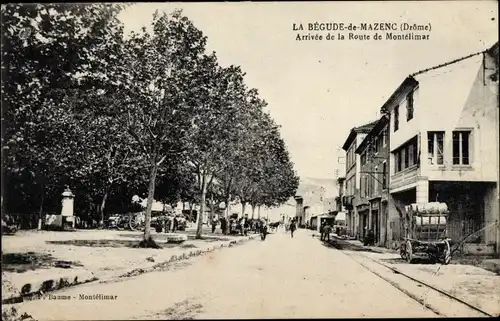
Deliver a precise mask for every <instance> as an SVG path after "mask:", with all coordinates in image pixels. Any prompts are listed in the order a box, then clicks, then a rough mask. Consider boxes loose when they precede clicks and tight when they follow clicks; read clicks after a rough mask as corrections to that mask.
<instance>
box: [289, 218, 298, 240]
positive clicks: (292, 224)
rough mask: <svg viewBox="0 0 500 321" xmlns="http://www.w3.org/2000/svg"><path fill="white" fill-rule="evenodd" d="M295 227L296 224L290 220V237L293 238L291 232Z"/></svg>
mask: <svg viewBox="0 0 500 321" xmlns="http://www.w3.org/2000/svg"><path fill="white" fill-rule="evenodd" d="M296 229H297V225H296V224H295V221H291V222H290V233H291V236H292V238H293V232H295V230H296Z"/></svg>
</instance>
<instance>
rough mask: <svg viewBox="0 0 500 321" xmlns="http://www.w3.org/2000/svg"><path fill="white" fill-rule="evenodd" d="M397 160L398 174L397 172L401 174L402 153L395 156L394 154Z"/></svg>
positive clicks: (399, 152)
mask: <svg viewBox="0 0 500 321" xmlns="http://www.w3.org/2000/svg"><path fill="white" fill-rule="evenodd" d="M394 156H395V158H396V173H397V172H401V170H402V167H401V165H402V164H401V151H397V152H396V153H395V154H394Z"/></svg>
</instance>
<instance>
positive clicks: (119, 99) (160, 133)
mask: <svg viewBox="0 0 500 321" xmlns="http://www.w3.org/2000/svg"><path fill="white" fill-rule="evenodd" d="M152 27H153V32H152V33H151V34H150V33H148V32H147V31H146V30H145V28H144V29H143V30H142V32H140V33H132V34H131V36H130V37H129V38H128V39H127V40H126V41H125V43H124V45H123V47H122V52H121V53H120V55H121V60H122V62H123V64H122V65H120V67H119V68H117V69H116V73H115V74H114V76H113V79H114V80H115V84H116V85H117V87H118V90H115V92H114V93H109V96H108V97H110V106H111V108H108V109H107V110H108V111H109V110H111V113H112V114H113V115H114V119H115V120H116V121H117V122H118V123H119V124H120V126H122V128H123V129H124V130H126V131H127V133H128V134H129V135H130V137H132V138H133V140H134V141H135V143H136V144H137V146H138V149H139V150H140V151H141V152H142V153H143V155H144V158H145V161H146V166H148V169H149V179H148V181H149V183H148V200H147V207H146V221H145V230H144V242H143V243H142V244H143V245H144V246H150V245H151V246H155V245H154V244H153V243H154V242H152V239H151V233H150V221H151V208H152V204H153V198H154V195H155V184H156V177H157V173H158V170H159V168H160V166H161V165H162V164H163V162H164V161H167V162H172V163H173V162H177V161H179V159H181V158H182V155H183V152H184V151H185V149H186V146H187V141H186V137H187V133H188V132H189V129H190V127H191V124H192V122H191V119H192V115H193V114H194V111H193V106H195V105H194V103H193V100H194V98H193V91H194V88H195V87H194V86H193V79H194V78H195V77H194V75H193V71H195V70H196V69H195V68H194V67H195V64H196V62H197V61H198V60H199V58H200V56H201V55H202V54H203V53H204V51H205V43H206V38H205V37H204V36H203V34H202V33H201V32H200V31H199V30H198V29H196V27H195V26H194V25H193V24H192V22H191V21H190V20H189V19H187V18H186V17H185V16H183V15H182V13H181V12H180V11H175V12H174V13H172V14H171V15H167V14H159V13H158V12H156V13H155V14H154V16H153V22H152Z"/></svg>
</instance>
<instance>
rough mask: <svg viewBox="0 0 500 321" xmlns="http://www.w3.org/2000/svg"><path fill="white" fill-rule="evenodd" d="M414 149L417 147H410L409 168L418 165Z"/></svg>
mask: <svg viewBox="0 0 500 321" xmlns="http://www.w3.org/2000/svg"><path fill="white" fill-rule="evenodd" d="M414 147H415V146H413V145H410V146H408V157H407V158H408V167H410V166H413V165H415V164H416V162H415V158H414V155H415V150H414Z"/></svg>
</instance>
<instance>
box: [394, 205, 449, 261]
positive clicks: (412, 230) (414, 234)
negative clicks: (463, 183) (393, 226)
mask: <svg viewBox="0 0 500 321" xmlns="http://www.w3.org/2000/svg"><path fill="white" fill-rule="evenodd" d="M448 213H449V211H448V207H447V206H446V204H445V203H437V202H436V203H426V204H411V205H408V206H405V209H404V211H403V212H402V213H400V214H402V215H401V216H402V217H401V222H402V223H403V224H402V226H401V228H402V230H403V231H402V232H403V233H402V235H404V237H403V240H402V242H401V244H400V247H399V249H400V255H401V257H402V258H403V259H404V260H406V261H407V262H408V263H412V262H413V261H414V259H415V258H418V257H419V256H426V257H427V258H429V259H430V260H432V261H433V262H441V263H442V264H448V263H450V260H451V247H450V239H449V238H448V237H447V233H446V219H447V217H448Z"/></svg>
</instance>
